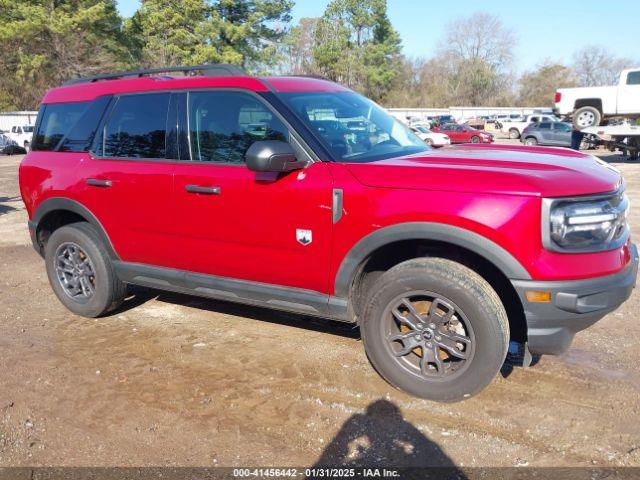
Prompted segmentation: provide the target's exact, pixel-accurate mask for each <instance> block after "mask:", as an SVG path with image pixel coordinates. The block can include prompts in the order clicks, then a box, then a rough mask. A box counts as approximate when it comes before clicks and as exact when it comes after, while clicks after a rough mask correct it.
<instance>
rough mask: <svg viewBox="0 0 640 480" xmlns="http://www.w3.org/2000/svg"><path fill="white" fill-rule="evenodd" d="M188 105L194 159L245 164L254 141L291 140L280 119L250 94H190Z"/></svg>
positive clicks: (223, 92)
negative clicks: (245, 157) (246, 156)
mask: <svg viewBox="0 0 640 480" xmlns="http://www.w3.org/2000/svg"><path fill="white" fill-rule="evenodd" d="M188 103H189V130H190V132H189V133H190V138H191V158H192V160H195V161H200V162H218V163H235V164H242V163H244V161H245V160H244V155H245V153H246V152H247V150H248V149H249V147H250V146H251V145H252V144H253V143H254V142H257V141H260V140H281V141H284V142H286V141H288V139H289V132H288V130H287V128H286V127H285V126H284V125H283V124H282V122H281V121H280V120H279V119H278V117H276V116H275V115H274V114H273V113H272V112H271V111H270V110H269V109H268V108H267V107H266V106H265V105H264V104H263V103H262V102H260V101H259V100H257V99H256V98H254V97H253V96H251V95H248V94H245V93H239V92H228V91H220V92H211V91H209V92H189V102H188Z"/></svg>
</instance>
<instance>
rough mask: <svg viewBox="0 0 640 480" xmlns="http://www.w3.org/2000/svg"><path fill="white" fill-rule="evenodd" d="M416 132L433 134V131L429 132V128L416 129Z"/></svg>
mask: <svg viewBox="0 0 640 480" xmlns="http://www.w3.org/2000/svg"><path fill="white" fill-rule="evenodd" d="M416 130H418V131H420V132H422V133H431V130H429V129H428V128H424V127H416Z"/></svg>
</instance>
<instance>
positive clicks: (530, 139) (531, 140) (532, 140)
mask: <svg viewBox="0 0 640 480" xmlns="http://www.w3.org/2000/svg"><path fill="white" fill-rule="evenodd" d="M524 144H525V145H528V146H530V147H533V146H535V145H538V140H537V139H536V137H527V138H525V139H524Z"/></svg>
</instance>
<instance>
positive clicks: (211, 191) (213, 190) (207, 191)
mask: <svg viewBox="0 0 640 480" xmlns="http://www.w3.org/2000/svg"><path fill="white" fill-rule="evenodd" d="M184 189H185V190H186V191H187V192H189V193H202V194H204V195H220V187H201V186H200V185H187V186H185V187H184Z"/></svg>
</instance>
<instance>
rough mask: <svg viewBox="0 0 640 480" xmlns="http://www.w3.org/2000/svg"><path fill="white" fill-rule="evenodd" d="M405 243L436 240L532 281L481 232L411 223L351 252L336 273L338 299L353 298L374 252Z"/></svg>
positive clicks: (380, 234)
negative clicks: (356, 280)
mask: <svg viewBox="0 0 640 480" xmlns="http://www.w3.org/2000/svg"><path fill="white" fill-rule="evenodd" d="M402 240H434V241H439V242H446V243H450V244H453V245H457V246H459V247H462V248H465V249H467V250H470V251H472V252H474V253H475V254H477V255H480V256H481V257H483V258H485V259H486V260H487V261H489V262H491V263H492V264H493V265H495V266H496V267H497V268H498V269H499V270H500V271H502V273H504V275H505V276H506V277H507V278H509V279H517V280H530V279H531V275H529V272H527V270H526V269H525V268H524V267H523V266H522V264H521V263H520V262H519V261H518V260H517V259H516V258H515V257H514V256H513V255H511V254H510V253H509V252H508V251H507V250H505V249H504V248H503V247H501V246H500V245H498V244H497V243H495V242H493V241H492V240H489V239H488V238H486V237H484V236H482V235H480V234H478V233H475V232H472V231H470V230H467V229H464V228H460V227H456V226H453V225H448V224H445V223H435V222H408V223H401V224H396V225H392V226H388V227H383V228H381V229H379V230H376V231H374V232H372V233H370V234H368V235H367V236H366V237H364V238H363V239H362V240H360V241H359V242H358V243H356V244H355V245H354V246H353V247H352V248H351V250H349V252H348V253H347V255H346V256H345V257H344V259H343V260H342V263H341V264H340V268H339V269H338V273H337V274H336V278H335V283H334V291H335V296H337V297H342V298H348V297H349V291H350V288H351V284H352V282H353V279H354V278H355V275H356V274H357V271H358V268H359V266H360V265H361V264H362V262H363V261H364V260H365V259H366V258H367V257H368V256H369V255H371V253H373V252H374V251H375V250H377V249H378V248H380V247H383V246H384V245H387V244H390V243H393V242H397V241H402Z"/></svg>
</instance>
